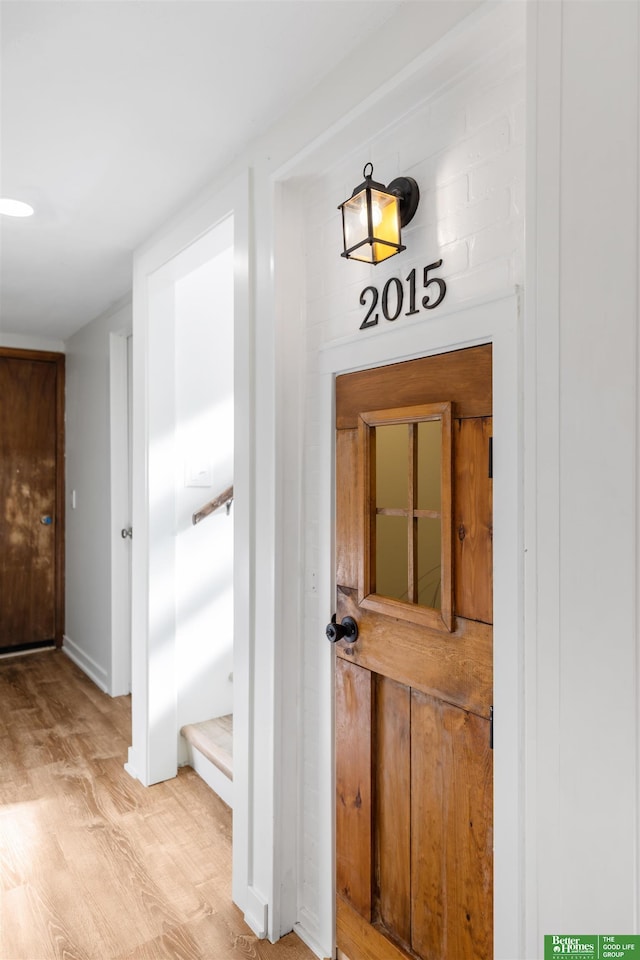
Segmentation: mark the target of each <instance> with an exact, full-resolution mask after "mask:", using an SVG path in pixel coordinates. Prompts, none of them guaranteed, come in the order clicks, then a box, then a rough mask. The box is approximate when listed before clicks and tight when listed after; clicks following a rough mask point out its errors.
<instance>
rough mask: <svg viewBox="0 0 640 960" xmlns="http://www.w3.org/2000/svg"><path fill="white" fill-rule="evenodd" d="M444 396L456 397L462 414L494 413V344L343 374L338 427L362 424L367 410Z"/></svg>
mask: <svg viewBox="0 0 640 960" xmlns="http://www.w3.org/2000/svg"><path fill="white" fill-rule="evenodd" d="M454 390H455V396H453V391H454ZM386 398H389V399H388V400H387V399H386ZM443 400H455V403H456V415H457V416H459V417H488V416H490V415H491V346H490V345H489V344H487V345H486V346H482V347H471V348H469V349H466V350H454V351H453V352H452V353H443V354H440V355H438V356H436V357H425V358H424V359H422V360H411V361H408V362H407V363H393V364H390V365H389V366H387V367H377V368H376V369H375V370H362V371H359V372H357V373H349V374H345V375H344V376H341V377H337V378H336V427H337V428H338V430H343V429H347V428H353V427H356V426H357V422H358V414H359V413H360V411H362V410H380V409H382V408H383V407H387V406H395V407H401V406H402V407H409V406H413V405H414V404H420V403H440V402H442V401H443Z"/></svg>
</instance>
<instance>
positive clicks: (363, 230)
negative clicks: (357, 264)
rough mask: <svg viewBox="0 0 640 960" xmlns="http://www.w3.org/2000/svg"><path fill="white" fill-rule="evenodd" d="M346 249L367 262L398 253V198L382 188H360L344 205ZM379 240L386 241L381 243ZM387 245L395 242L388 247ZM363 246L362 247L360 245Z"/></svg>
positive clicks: (357, 258)
mask: <svg viewBox="0 0 640 960" xmlns="http://www.w3.org/2000/svg"><path fill="white" fill-rule="evenodd" d="M367 194H368V195H369V196H370V198H371V225H372V230H373V232H372V234H371V236H370V235H369V220H368V216H367ZM342 216H343V223H344V248H345V251H347V250H351V248H352V247H357V249H355V250H353V251H352V252H351V253H350V254H349V257H350V258H351V259H352V260H362V261H364V262H365V263H379V262H380V261H381V260H386V258H387V257H391V256H393V254H394V253H397V252H398V247H399V245H400V212H399V200H398V198H397V197H395V196H392V195H391V194H388V193H382V192H381V191H379V190H373V189H370V190H368V191H367V190H361V191H360V193H358V194H356V196H355V197H351V198H350V199H349V200H346V201H345V203H344V204H343V205H342ZM376 241H386V242H385V243H380V242H376ZM387 244H393V246H388V245H387ZM359 245H361V246H359Z"/></svg>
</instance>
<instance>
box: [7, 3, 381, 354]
mask: <svg viewBox="0 0 640 960" xmlns="http://www.w3.org/2000/svg"><path fill="white" fill-rule="evenodd" d="M397 6H398V2H397V0H360V2H353V0H166V2H164V0H1V2H0V41H1V50H0V56H1V60H0V70H1V72H0V84H1V85H0V196H5V197H7V196H8V197H14V198H17V199H21V200H26V201H28V202H30V203H31V204H32V205H33V206H34V207H35V209H36V214H35V216H33V217H30V218H29V219H24V220H23V219H12V218H9V217H0V332H2V333H14V334H15V333H21V334H25V335H30V336H39V337H49V338H55V339H65V338H66V337H68V336H69V335H70V334H72V333H73V332H74V331H76V330H77V329H79V328H80V327H81V326H83V325H84V324H85V323H87V322H88V321H90V320H92V319H93V318H95V317H96V316H99V315H100V314H101V313H103V312H104V311H105V310H107V309H108V308H109V307H110V306H111V305H112V304H113V303H114V302H116V301H117V300H119V299H120V298H121V297H123V296H124V295H126V294H127V293H128V292H129V290H130V288H131V264H132V253H133V251H134V250H135V248H136V247H137V246H138V245H139V244H140V243H142V242H143V241H144V240H145V239H146V238H147V237H148V236H150V235H151V234H152V233H153V231H154V230H155V229H156V228H157V227H159V226H160V225H161V224H162V223H163V221H165V220H166V219H167V218H168V217H169V216H171V215H172V214H174V213H175V212H176V211H177V210H178V209H179V208H180V206H181V205H182V204H184V203H185V202H187V201H188V200H189V199H190V198H192V197H193V196H194V195H195V194H196V193H197V191H198V190H200V189H201V188H202V187H204V186H205V185H206V184H207V183H208V182H209V181H210V180H211V179H212V178H213V176H214V174H215V173H216V171H219V170H221V169H222V168H223V167H224V166H225V165H226V164H227V163H228V162H229V161H230V160H231V159H232V158H233V156H234V155H235V154H237V153H238V151H239V150H241V149H242V147H243V146H244V145H246V144H247V143H248V142H250V141H251V140H252V139H253V138H254V137H256V136H257V135H259V134H260V133H262V132H263V131H264V130H266V129H267V128H268V127H269V126H271V125H272V124H273V122H274V121H275V120H276V119H277V118H278V117H279V116H281V115H282V114H283V113H285V112H286V111H287V110H288V109H289V108H290V107H292V106H293V105H294V104H295V103H296V102H298V101H299V100H300V99H301V98H302V97H303V96H304V95H305V93H306V92H308V91H309V90H310V89H311V88H312V87H313V86H315V85H316V84H317V83H318V82H319V81H320V80H321V79H322V77H323V76H325V75H326V74H328V73H329V72H330V71H331V70H332V69H333V67H335V66H336V65H337V63H339V62H340V61H341V60H342V59H343V58H344V57H345V56H346V55H347V54H348V52H349V50H350V48H351V46H352V45H355V44H359V43H361V42H362V40H363V38H364V36H365V35H366V32H367V31H368V30H376V29H378V28H379V27H380V26H381V25H382V24H383V23H384V22H385V20H386V19H387V18H388V17H389V16H391V15H392V13H393V12H394V10H395V8H396V7H397Z"/></svg>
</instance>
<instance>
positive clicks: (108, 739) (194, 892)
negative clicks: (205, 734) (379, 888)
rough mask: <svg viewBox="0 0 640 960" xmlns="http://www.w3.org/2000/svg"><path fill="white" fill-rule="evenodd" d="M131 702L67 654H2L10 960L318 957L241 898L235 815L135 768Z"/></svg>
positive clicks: (200, 787) (197, 784) (3, 936)
mask: <svg viewBox="0 0 640 960" xmlns="http://www.w3.org/2000/svg"><path fill="white" fill-rule="evenodd" d="M130 725H131V714H130V699H129V698H128V697H118V698H116V699H111V698H110V697H108V696H106V695H105V694H103V693H101V691H100V690H98V688H97V687H96V686H95V685H94V684H93V683H91V681H90V680H88V678H87V677H85V676H84V674H83V673H82V672H81V671H80V670H78V668H77V667H76V666H75V665H74V664H73V663H71V661H70V660H69V659H68V658H67V657H66V656H65V655H64V654H63V653H61V652H46V653H38V654H35V655H31V656H26V657H20V658H11V659H5V660H0V958H1V960H164V958H171V960H236V958H238V960H240V958H254V960H313V954H312V953H311V952H310V951H309V950H308V949H307V948H306V946H305V945H304V944H303V943H302V942H301V941H300V939H299V938H298V937H296V936H295V934H289V935H288V936H287V937H284V938H283V939H282V940H281V941H280V942H279V943H277V944H270V943H269V942H267V941H264V940H258V939H257V938H256V937H255V936H254V935H253V934H252V932H251V930H250V929H249V927H247V926H246V924H245V923H244V921H243V919H242V915H241V913H240V911H239V910H238V909H237V908H236V907H235V906H233V904H232V903H231V812H230V810H229V808H228V807H227V806H226V805H225V804H224V803H223V802H222V801H221V800H219V798H218V797H217V796H216V795H215V794H214V793H213V792H212V791H211V790H210V789H209V788H208V787H207V786H206V785H205V784H204V783H203V781H202V780H200V778H199V777H198V776H197V775H196V774H195V773H194V772H193V771H192V770H191V769H190V768H187V767H185V768H183V769H182V770H180V772H179V775H178V777H176V779H175V780H170V781H167V782H166V783H161V784H157V785H155V786H153V787H149V788H145V787H143V786H142V785H141V784H140V783H138V782H137V781H136V780H133V779H132V778H131V777H130V776H129V775H128V774H127V773H126V772H125V771H124V769H123V764H124V762H125V759H126V755H127V748H128V746H129V743H130Z"/></svg>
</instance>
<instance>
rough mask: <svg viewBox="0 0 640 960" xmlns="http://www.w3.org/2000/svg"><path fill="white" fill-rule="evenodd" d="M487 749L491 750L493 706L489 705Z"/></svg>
mask: <svg viewBox="0 0 640 960" xmlns="http://www.w3.org/2000/svg"><path fill="white" fill-rule="evenodd" d="M489 749H490V750H493V707H489Z"/></svg>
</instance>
